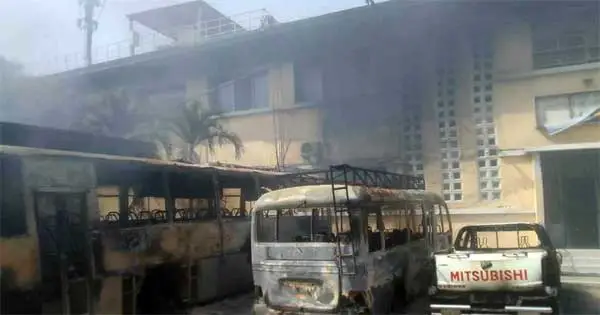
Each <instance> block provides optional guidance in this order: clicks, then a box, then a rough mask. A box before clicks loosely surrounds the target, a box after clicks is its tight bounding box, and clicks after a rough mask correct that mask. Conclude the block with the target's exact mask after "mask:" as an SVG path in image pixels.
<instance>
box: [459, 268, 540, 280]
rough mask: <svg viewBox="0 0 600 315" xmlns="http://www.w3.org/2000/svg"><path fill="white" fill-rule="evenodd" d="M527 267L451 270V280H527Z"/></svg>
mask: <svg viewBox="0 0 600 315" xmlns="http://www.w3.org/2000/svg"><path fill="white" fill-rule="evenodd" d="M528 279H529V275H528V274H527V269H520V270H472V271H451V272H450V281H452V282H455V281H460V282H464V281H518V280H521V281H526V280H528Z"/></svg>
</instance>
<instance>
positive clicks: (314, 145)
mask: <svg viewBox="0 0 600 315" xmlns="http://www.w3.org/2000/svg"><path fill="white" fill-rule="evenodd" d="M300 156H301V157H302V160H303V161H304V163H306V164H310V165H320V164H323V162H324V160H325V145H324V144H323V143H322V142H304V143H303V144H302V146H301V147H300Z"/></svg>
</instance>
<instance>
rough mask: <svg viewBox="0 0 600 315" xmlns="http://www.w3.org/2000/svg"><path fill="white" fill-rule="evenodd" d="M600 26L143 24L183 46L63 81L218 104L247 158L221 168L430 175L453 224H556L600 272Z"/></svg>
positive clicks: (586, 7)
mask: <svg viewBox="0 0 600 315" xmlns="http://www.w3.org/2000/svg"><path fill="white" fill-rule="evenodd" d="M194 5H195V7H194V8H196V9H198V8H200V9H198V10H196V11H194V10H190V7H187V10H188V11H189V12H192V11H194V12H206V11H208V10H205V11H202V10H201V7H202V8H204V4H202V5H199V4H198V3H196V4H188V6H194ZM179 9H180V10H181V6H180V8H179ZM164 10H173V9H172V8H171V9H164ZM164 12H167V11H164ZM210 12H211V14H213V15H215V14H214V12H213V11H210ZM152 15H153V16H154V17H153V18H152V19H149V20H151V21H153V22H152V23H154V24H157V25H158V24H160V25H167V24H168V23H169V21H161V22H156V21H157V19H159V18H161V17H164V18H167V19H168V16H170V14H166V13H165V14H160V13H157V12H153V13H152ZM200 16H201V13H197V15H196V16H195V17H191V18H190V19H187V18H186V19H187V20H186V21H188V20H189V21H188V23H196V22H197V21H199V20H201V19H200V18H199V17H200ZM215 16H216V15H215ZM599 16H600V8H599V5H598V3H597V2H592V1H542V2H540V1H509V2H506V1H498V2H493V1H485V2H477V3H470V2H454V1H444V2H438V1H435V2H430V1H421V2H405V1H389V2H384V3H378V4H377V5H374V6H369V7H361V8H356V9H352V10H347V11H343V12H338V13H333V14H329V15H325V16H320V17H315V18H310V19H306V20H301V21H297V22H291V23H281V24H276V23H273V21H274V19H272V18H265V17H263V18H261V19H260V21H262V24H260V25H259V26H258V27H257V28H253V29H244V30H242V31H234V30H238V28H237V26H232V25H234V24H235V23H237V22H231V23H229V24H227V23H224V24H227V25H229V26H227V27H225V26H223V25H224V24H220V25H221V26H220V27H221V28H222V29H225V31H223V32H220V33H214V34H213V33H211V35H210V36H204V35H198V34H203V33H202V32H204V33H207V31H206V29H205V28H204V27H196V28H193V27H192V29H195V30H196V31H195V32H192V33H186V34H187V35H186V36H183V35H182V36H183V37H182V36H179V35H177V36H179V37H177V36H175V35H172V34H182V33H177V32H175V33H173V31H169V33H168V32H166V31H162V30H161V28H160V27H157V26H153V25H150V24H149V23H150V22H144V21H146V20H148V19H145V18H143V14H138V15H132V17H131V18H132V20H135V21H137V22H136V23H141V24H143V23H148V25H147V27H149V28H153V29H154V30H156V31H157V32H164V33H165V34H163V35H164V36H167V37H169V36H171V37H173V38H174V40H175V41H174V42H175V43H178V39H179V38H185V41H183V42H185V44H181V45H175V44H173V47H170V48H164V49H161V50H158V51H152V52H146V53H143V54H137V52H136V51H135V49H133V48H132V51H131V53H132V54H135V55H132V56H130V57H128V58H123V59H119V60H115V61H111V62H106V63H102V64H97V65H94V66H92V67H89V68H86V69H79V70H74V71H70V72H66V73H62V74H58V75H55V76H54V78H56V79H58V80H60V81H62V82H65V83H68V84H66V85H67V86H69V87H71V88H74V89H77V90H78V91H91V90H97V89H112V88H115V87H126V88H128V89H130V90H131V91H134V92H135V93H137V94H139V95H144V96H146V97H149V98H150V99H151V101H149V103H153V104H155V105H154V106H158V107H161V106H162V107H163V108H164V109H165V110H168V106H169V104H172V103H173V102H176V101H183V100H185V99H198V100H202V101H203V102H205V103H206V104H211V105H218V106H220V107H221V108H222V109H224V110H226V111H227V113H226V114H225V115H223V117H222V120H223V123H224V124H225V126H226V127H227V128H228V129H229V130H230V131H233V132H235V133H237V134H238V135H239V136H240V137H241V138H242V140H243V142H244V145H245V153H244V155H243V156H242V158H241V159H240V160H236V159H234V154H233V149H232V148H228V147H223V148H221V149H219V150H218V151H217V152H215V154H208V153H206V154H205V155H204V157H205V159H206V160H208V161H220V162H228V163H237V164H244V165H251V166H280V167H282V166H311V165H312V166H318V165H325V164H329V163H342V162H343V163H350V164H358V165H364V166H369V167H378V168H386V169H389V170H393V171H403V172H412V173H416V174H422V175H423V176H424V177H425V180H426V183H427V187H428V189H430V190H434V191H439V192H440V193H442V194H443V195H444V196H445V198H446V200H447V201H448V203H449V205H450V206H451V208H452V212H453V214H454V221H455V227H457V226H460V225H461V224H464V223H465V222H490V221H494V222H498V221H522V220H526V221H538V222H543V223H544V224H545V225H546V226H547V228H548V230H549V231H550V233H551V234H552V238H553V240H554V242H556V244H557V246H559V247H561V248H568V249H569V251H568V252H567V257H566V258H565V261H566V267H565V268H566V269H565V270H567V271H572V272H576V273H587V272H597V271H598V270H600V268H598V267H600V125H599V124H598V123H599V122H600V114H599V113H600V33H599V30H600V24H599ZM217 18H221V19H222V21H223V20H224V21H227V20H229V19H225V18H223V17H218V16H217ZM190 21H192V22H190ZM229 21H231V20H229ZM265 21H267V22H268V23H267V22H265ZM269 21H270V22H269ZM172 23H174V22H172ZM201 23H204V24H202V25H205V24H206V23H205V22H201ZM174 25H176V26H177V27H183V26H182V25H179V24H176V23H175V24H174ZM161 27H162V28H164V29H167V28H168V27H163V26H161ZM187 29H190V28H189V27H188V28H187ZM169 34H171V35H169ZM190 34H192V35H190ZM137 36H138V35H135V36H134V38H136V37H137ZM198 36H200V37H198ZM190 38H195V40H193V41H190ZM198 38H200V39H201V40H198ZM134 46H135V45H134ZM86 89H87V90H86ZM149 106H150V105H149ZM199 150H202V149H201V148H200V149H199Z"/></svg>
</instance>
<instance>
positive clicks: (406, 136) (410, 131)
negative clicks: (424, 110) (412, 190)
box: [400, 82, 423, 176]
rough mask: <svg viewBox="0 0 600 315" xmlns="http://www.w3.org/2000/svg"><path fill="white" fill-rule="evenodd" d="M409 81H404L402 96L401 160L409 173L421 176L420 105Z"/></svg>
mask: <svg viewBox="0 0 600 315" xmlns="http://www.w3.org/2000/svg"><path fill="white" fill-rule="evenodd" d="M409 84H410V82H405V83H404V84H403V88H404V89H405V93H404V95H403V96H402V107H403V112H404V113H405V114H404V115H403V120H402V131H401V133H400V139H401V140H400V141H401V145H402V147H403V150H402V152H403V160H404V163H405V166H406V167H407V168H408V169H407V170H406V171H408V172H409V173H410V174H413V175H416V176H423V150H422V136H421V107H420V106H419V104H420V102H419V99H418V97H417V96H416V93H414V92H413V91H414V90H411V89H410V86H409Z"/></svg>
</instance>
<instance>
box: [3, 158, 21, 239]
mask: <svg viewBox="0 0 600 315" xmlns="http://www.w3.org/2000/svg"><path fill="white" fill-rule="evenodd" d="M21 165H22V163H21V160H19V159H18V158H16V157H0V174H2V176H0V233H1V234H0V235H1V236H2V237H11V236H19V235H24V234H27V219H26V209H25V203H24V200H23V198H24V196H23V181H22V178H21Z"/></svg>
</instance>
